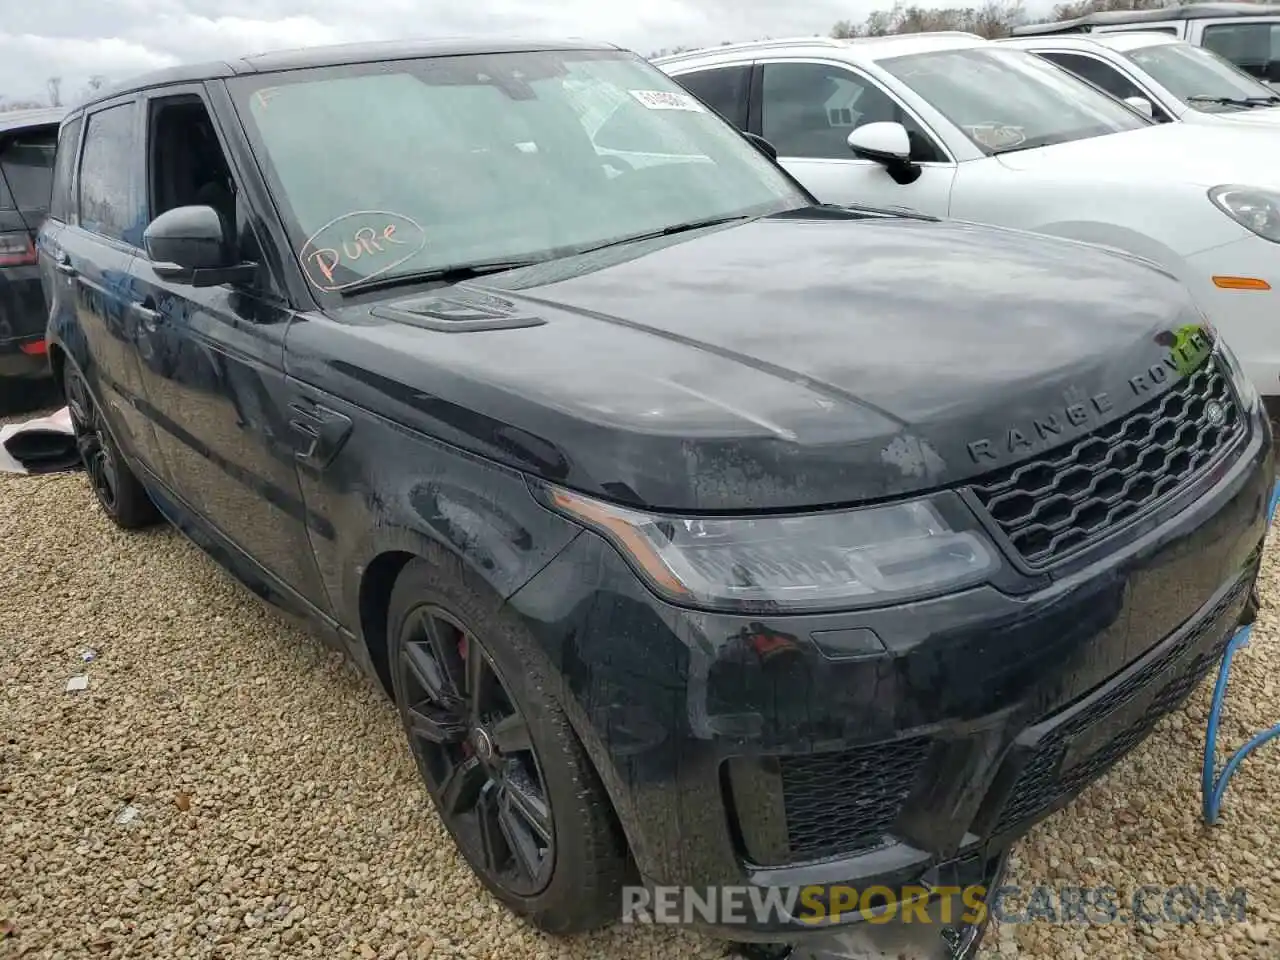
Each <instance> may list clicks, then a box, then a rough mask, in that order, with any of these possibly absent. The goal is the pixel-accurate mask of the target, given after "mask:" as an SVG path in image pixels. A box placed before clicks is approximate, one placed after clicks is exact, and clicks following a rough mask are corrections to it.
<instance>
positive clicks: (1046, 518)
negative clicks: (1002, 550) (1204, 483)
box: [970, 358, 1244, 567]
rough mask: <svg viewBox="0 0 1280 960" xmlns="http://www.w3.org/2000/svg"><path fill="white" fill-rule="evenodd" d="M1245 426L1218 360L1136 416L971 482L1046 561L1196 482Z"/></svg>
mask: <svg viewBox="0 0 1280 960" xmlns="http://www.w3.org/2000/svg"><path fill="white" fill-rule="evenodd" d="M1211 402H1214V403H1216V405H1217V407H1218V408H1220V409H1221V411H1222V417H1221V419H1220V420H1219V419H1217V418H1215V417H1214V416H1212V410H1211V408H1210V403H1211ZM1243 429H1244V425H1243V422H1242V420H1241V417H1240V412H1239V408H1238V407H1237V405H1236V401H1235V396H1234V394H1233V392H1232V390H1231V388H1230V386H1229V384H1228V382H1227V377H1226V376H1225V375H1224V374H1223V372H1222V369H1221V368H1220V367H1219V365H1218V362H1217V360H1216V359H1215V358H1210V359H1209V361H1208V362H1207V363H1205V364H1204V366H1202V367H1201V368H1200V369H1199V370H1197V371H1196V372H1195V373H1194V374H1192V375H1191V376H1189V377H1186V378H1184V379H1183V380H1182V381H1181V382H1180V383H1179V384H1177V385H1176V386H1175V387H1173V389H1171V390H1169V391H1168V392H1166V393H1165V394H1163V395H1162V396H1159V397H1157V398H1155V399H1154V400H1151V401H1149V402H1148V403H1145V404H1143V405H1142V406H1140V407H1138V408H1137V409H1135V410H1133V411H1132V412H1130V413H1129V414H1128V416H1125V417H1121V418H1120V419H1118V420H1116V421H1114V422H1112V423H1109V424H1107V425H1105V426H1103V427H1101V428H1099V429H1097V430H1095V431H1093V432H1092V433H1090V434H1088V435H1087V436H1084V437H1081V438H1080V439H1078V440H1075V441H1074V442H1072V443H1069V444H1064V445H1062V446H1060V447H1057V448H1055V449H1053V450H1051V451H1049V452H1048V453H1047V454H1046V455H1045V456H1043V457H1041V458H1039V459H1036V460H1032V461H1029V462H1027V463H1021V464H1019V465H1018V466H1016V467H1011V468H1009V469H1007V470H1002V471H1000V472H998V473H995V474H992V475H990V476H987V477H984V478H983V480H982V482H981V483H979V484H975V485H974V486H972V487H971V488H970V490H971V492H972V493H973V495H974V496H975V497H976V498H977V500H978V502H979V503H980V504H981V505H982V507H983V508H984V509H985V510H986V512H987V513H988V514H989V515H990V517H991V519H992V520H993V521H995V523H996V525H997V526H998V527H999V528H1000V530H1001V532H1003V533H1004V535H1005V536H1006V537H1007V538H1008V539H1009V543H1010V544H1011V545H1012V547H1013V549H1014V550H1015V551H1016V552H1017V553H1018V554H1019V555H1020V556H1021V557H1022V558H1023V560H1025V561H1026V562H1027V563H1028V564H1029V565H1031V566H1033V567H1043V566H1045V565H1047V564H1049V563H1052V562H1054V561H1057V560H1060V559H1062V558H1063V557H1065V556H1066V555H1068V554H1070V553H1072V552H1073V551H1075V550H1079V549H1081V548H1083V547H1086V546H1088V545H1089V544H1091V543H1093V542H1095V541H1097V540H1098V539H1100V538H1102V537H1103V536H1105V535H1106V534H1107V533H1108V532H1109V531H1110V530H1111V529H1113V528H1114V527H1116V526H1117V525H1118V524H1120V523H1123V522H1124V521H1126V520H1129V519H1132V518H1134V517H1136V516H1138V515H1139V514H1141V513H1142V512H1144V511H1145V510H1147V509H1148V508H1150V507H1151V506H1153V505H1154V504H1155V503H1156V502H1157V501H1158V500H1160V499H1161V498H1162V497H1164V496H1165V495H1167V494H1170V493H1173V492H1174V491H1176V490H1178V489H1180V488H1181V487H1183V486H1185V485H1186V484H1187V483H1189V482H1191V480H1193V479H1194V478H1195V476H1196V475H1197V474H1198V473H1200V472H1201V471H1202V470H1203V469H1204V468H1205V467H1207V466H1208V465H1209V464H1210V463H1211V462H1212V461H1213V460H1214V459H1215V458H1216V457H1217V454H1218V453H1219V452H1221V451H1222V450H1224V449H1225V448H1226V447H1227V446H1229V445H1230V443H1231V442H1232V441H1233V440H1234V439H1235V438H1236V437H1237V436H1238V435H1239V434H1240V432H1241V431H1242V430H1243Z"/></svg>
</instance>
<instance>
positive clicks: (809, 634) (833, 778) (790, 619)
mask: <svg viewBox="0 0 1280 960" xmlns="http://www.w3.org/2000/svg"><path fill="white" fill-rule="evenodd" d="M1248 423H1249V430H1248V432H1247V434H1246V436H1245V437H1244V438H1243V439H1242V440H1241V442H1240V446H1239V447H1238V448H1237V449H1236V450H1235V451H1233V453H1232V456H1231V458H1230V459H1228V460H1226V461H1224V462H1222V463H1221V464H1220V465H1218V466H1216V467H1214V468H1213V469H1212V470H1210V471H1209V473H1208V474H1207V475H1206V476H1202V477H1201V478H1200V479H1199V480H1198V481H1197V485H1198V488H1199V489H1198V490H1197V492H1196V495H1195V497H1194V499H1190V500H1189V503H1188V502H1187V501H1183V502H1179V503H1168V504H1166V505H1165V506H1164V507H1163V508H1160V509H1157V510H1156V511H1155V512H1153V513H1152V514H1150V515H1148V516H1146V517H1145V518H1144V519H1143V520H1141V521H1139V522H1138V523H1136V524H1135V525H1134V527H1133V528H1131V529H1130V530H1129V531H1128V532H1127V533H1126V534H1124V535H1122V536H1118V537H1117V538H1116V540H1117V541H1118V542H1117V543H1114V544H1112V545H1111V546H1110V547H1109V548H1108V550H1107V551H1106V552H1105V553H1104V554H1103V555H1101V556H1099V555H1098V553H1097V552H1096V551H1095V552H1092V553H1091V554H1090V555H1089V556H1087V557H1085V558H1083V559H1082V560H1081V561H1080V563H1077V564H1076V565H1074V566H1071V565H1068V566H1067V567H1066V568H1065V569H1063V570H1060V571H1055V572H1054V573H1053V574H1052V575H1044V576H1041V577H1040V578H1039V579H1037V580H1036V581H1035V582H1034V583H1032V584H1030V585H1029V587H1028V589H1027V590H1026V591H1025V592H1022V593H1018V594H1017V595H1010V594H1009V593H1005V592H1000V591H997V590H995V589H994V588H990V587H982V588H977V589H971V590H966V591H963V592H961V593H957V594H953V595H950V596H945V597H941V598H937V599H932V600H928V601H923V602H919V603H914V604H909V605H901V606H897V607H893V608H889V609H879V610H871V611H862V612H859V613H846V614H830V615H810V616H784V617H764V618H756V619H747V618H742V617H734V616H728V615H722V614H712V613H702V612H697V611H691V610H687V609H682V608H677V607H674V606H671V605H669V604H666V603H664V602H662V601H660V600H658V599H657V598H655V597H654V596H653V595H652V594H651V593H650V592H649V591H648V590H647V589H645V587H644V586H643V585H642V584H641V583H640V582H639V581H638V580H637V579H636V577H635V576H634V575H633V574H632V572H631V570H630V568H629V567H628V566H627V565H626V563H625V562H624V561H623V560H622V558H621V557H620V556H619V554H618V553H617V552H616V551H615V550H614V548H613V547H612V546H610V545H609V544H607V543H606V542H605V541H603V540H602V539H600V538H598V537H597V536H595V535H594V534H591V533H586V532H584V533H582V534H580V535H579V536H578V537H577V538H576V539H575V540H574V541H573V542H572V543H571V544H570V546H569V547H568V548H566V550H565V551H564V552H563V553H562V554H560V555H559V556H558V557H557V558H556V559H555V560H553V561H552V562H551V563H550V564H549V565H548V566H547V567H546V568H544V570H543V571H542V572H541V573H540V574H539V575H538V576H537V577H535V578H534V579H533V580H532V581H531V582H530V583H529V584H527V585H526V586H525V587H524V588H523V589H522V590H521V591H519V592H518V593H517V594H515V595H514V596H513V597H512V598H511V604H512V607H513V609H514V610H515V611H516V612H517V613H519V614H520V615H521V616H523V618H524V619H525V621H526V623H527V624H528V626H529V627H530V629H531V630H532V631H533V632H534V633H535V635H536V636H537V637H538V638H539V640H540V643H541V646H542V649H543V650H544V652H545V655H546V657H547V659H548V666H549V667H551V668H552V669H553V670H554V671H557V672H558V673H559V675H560V676H561V677H562V678H563V682H564V690H563V691H562V694H561V700H562V703H563V704H564V706H565V709H566V711H567V712H568V714H569V716H570V718H571V720H572V721H573V723H574V724H575V727H576V729H577V730H578V732H579V734H580V736H581V737H582V739H583V742H584V744H585V745H586V748H587V750H588V752H589V753H590V755H591V756H592V758H593V761H594V762H595V764H596V767H597V769H598V770H599V772H600V774H601V777H602V779H603V781H604V783H605V785H606V788H607V789H608V791H609V793H610V795H611V797H612V799H613V801H614V804H615V808H616V809H617V811H618V814H619V817H620V819H621V821H622V824H623V826H624V829H625V830H626V832H627V836H628V839H629V841H630V843H631V846H632V852H633V854H634V856H635V858H636V862H637V864H638V866H639V868H640V871H641V873H642V875H643V877H644V878H645V880H646V882H648V883H650V884H654V885H680V886H690V887H697V888H700V889H705V888H706V887H708V886H717V887H720V886H745V887H749V888H750V887H756V888H760V889H761V890H768V889H772V888H780V889H784V890H785V889H794V888H805V887H814V886H818V887H831V886H833V885H841V886H852V887H854V888H856V889H858V890H865V889H866V888H868V887H869V886H872V885H878V886H887V887H889V888H890V889H898V888H901V887H905V886H916V885H920V884H924V885H926V886H930V885H938V884H944V885H945V884H946V883H947V882H948V881H947V880H946V877H947V876H953V875H957V874H958V873H963V872H966V871H969V872H971V871H972V869H973V867H972V865H973V864H975V863H977V864H981V863H989V862H990V861H991V858H992V857H994V856H998V855H999V853H1000V852H1001V851H1003V850H1005V849H1007V847H1008V846H1009V844H1011V843H1012V842H1013V840H1014V839H1016V838H1017V837H1019V836H1021V835H1022V834H1024V833H1025V832H1026V831H1027V830H1028V829H1029V828H1030V827H1031V825H1032V824H1034V823H1035V822H1037V821H1038V820H1040V819H1041V818H1043V817H1044V816H1046V815H1048V814H1049V813H1050V812H1052V811H1053V810H1056V809H1058V808H1059V807H1061V806H1062V805H1064V804H1065V803H1067V802H1068V801H1069V800H1070V799H1071V798H1072V797H1073V796H1075V795H1076V794H1077V793H1078V792H1079V791H1080V790H1081V789H1083V787H1084V786H1085V785H1087V784H1088V783H1089V782H1091V781H1092V780H1094V779H1095V778H1096V777H1098V776H1099V775H1101V773H1102V772H1103V771H1104V770H1106V769H1107V768H1108V767H1109V766H1110V765H1111V764H1113V763H1114V762H1115V761H1116V760H1118V759H1119V758H1120V757H1122V756H1123V755H1124V754H1125V753H1127V752H1128V750H1129V749H1131V748H1132V747H1133V746H1135V745H1136V744H1137V743H1139V742H1140V741H1141V740H1142V739H1143V737H1145V735H1146V734H1147V733H1148V732H1149V731H1150V730H1151V729H1152V727H1153V726H1154V724H1155V723H1156V722H1157V721H1158V720H1159V719H1160V718H1161V717H1162V716H1164V715H1165V714H1166V713H1168V712H1169V711H1171V710H1173V709H1174V708H1176V707H1177V706H1178V705H1179V704H1180V703H1181V702H1182V700H1183V699H1184V698H1185V697H1186V695H1187V694H1188V693H1189V692H1190V691H1191V689H1192V688H1193V687H1194V686H1195V685H1196V683H1197V682H1198V681H1199V680H1200V679H1201V678H1202V677H1203V676H1204V675H1205V673H1207V672H1208V670H1209V669H1210V668H1211V667H1212V665H1213V663H1214V662H1215V661H1216V659H1217V657H1218V656H1219V655H1220V653H1221V651H1222V649H1223V648H1224V646H1225V644H1226V642H1227V640H1228V638H1229V636H1230V634H1231V632H1232V630H1233V627H1234V625H1235V623H1236V622H1237V621H1238V620H1239V619H1240V618H1241V616H1242V615H1243V614H1244V613H1245V610H1246V602H1247V600H1248V598H1249V596H1250V593H1251V591H1252V588H1253V583H1254V579H1255V577H1256V574H1257V565H1258V561H1259V557H1260V553H1261V546H1262V542H1263V538H1264V535H1265V528H1266V507H1267V502H1268V497H1269V495H1270V493H1271V490H1272V483H1273V462H1272V451H1271V434H1270V430H1269V427H1268V426H1267V423H1266V421H1265V418H1264V417H1263V416H1262V414H1261V411H1260V408H1258V409H1254V410H1253V411H1250V412H1249V414H1248ZM1081 564H1083V566H1082V565H1081ZM868 631H870V633H869V632H868ZM966 865H967V866H966ZM845 916H846V917H847V918H848V920H849V921H851V922H852V921H855V920H856V919H857V918H858V915H857V912H856V911H855V912H853V913H846V914H845ZM716 932H718V933H722V934H723V935H725V936H728V937H729V938H731V939H736V940H782V939H792V938H794V937H796V936H797V935H798V934H809V933H812V932H813V926H812V925H811V924H808V923H806V922H804V920H802V919H800V918H797V917H781V918H778V917H773V918H770V919H760V920H754V919H748V921H747V922H746V923H745V924H743V925H741V926H735V927H733V928H732V929H727V930H726V929H720V930H717V931H716Z"/></svg>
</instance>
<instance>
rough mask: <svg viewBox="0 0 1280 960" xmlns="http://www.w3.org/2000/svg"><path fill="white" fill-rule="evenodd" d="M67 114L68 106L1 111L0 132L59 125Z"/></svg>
mask: <svg viewBox="0 0 1280 960" xmlns="http://www.w3.org/2000/svg"><path fill="white" fill-rule="evenodd" d="M66 115H67V108H66V107H39V108H37V109H35V110H4V111H0V132H3V131H8V130H19V129H22V128H23V127H43V126H47V125H49V124H53V125H55V126H56V125H57V124H59V123H61V122H62V118H63V117H65V116H66Z"/></svg>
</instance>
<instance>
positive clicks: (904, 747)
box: [781, 737, 929, 859]
mask: <svg viewBox="0 0 1280 960" xmlns="http://www.w3.org/2000/svg"><path fill="white" fill-rule="evenodd" d="M928 751H929V740H928V739H927V738H924V737H919V738H914V739H910V740H900V741H897V742H894V743H886V744H877V745H875V746H867V747H857V748H855V749H852V750H842V751H840V752H838V753H815V754H805V755H801V756H790V757H783V758H782V760H781V766H782V797H783V804H784V807H785V809H786V817H787V836H788V839H789V841H790V846H791V854H792V857H793V858H795V859H803V858H804V857H815V858H816V857H826V856H834V855H837V854H849V853H855V852H858V851H861V850H867V849H871V848H873V847H877V846H879V845H880V843H881V842H882V841H883V840H884V835H885V833H886V832H887V831H888V829H889V828H890V827H891V826H892V825H893V822H894V821H895V820H896V819H897V817H898V813H899V811H900V810H901V809H902V805H903V803H905V802H906V799H907V796H908V795H909V794H910V792H911V787H912V785H913V784H914V783H915V779H916V775H917V774H918V773H919V772H920V767H921V765H922V764H923V763H924V761H925V758H926V756H927V754H928Z"/></svg>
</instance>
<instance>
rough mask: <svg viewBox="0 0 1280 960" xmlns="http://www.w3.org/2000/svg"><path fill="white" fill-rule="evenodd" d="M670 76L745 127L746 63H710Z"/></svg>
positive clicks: (748, 84)
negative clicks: (739, 64) (732, 64)
mask: <svg viewBox="0 0 1280 960" xmlns="http://www.w3.org/2000/svg"><path fill="white" fill-rule="evenodd" d="M672 79H673V80H675V82H676V83H678V84H680V86H682V87H684V88H685V89H686V90H688V91H689V92H690V93H691V94H693V95H694V96H695V97H697V98H698V99H699V100H701V101H702V102H703V103H705V104H706V105H707V106H708V107H710V108H711V109H712V110H714V111H715V112H716V113H718V114H720V116H722V117H724V118H725V119H726V120H728V121H729V122H730V123H732V124H733V125H734V126H735V127H737V128H738V129H740V130H745V129H746V128H747V91H748V90H749V89H750V87H751V68H750V67H748V66H738V67H714V68H712V69H710V70H697V71H695V72H693V73H685V74H682V75H680V76H678V77H673V78H672Z"/></svg>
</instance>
